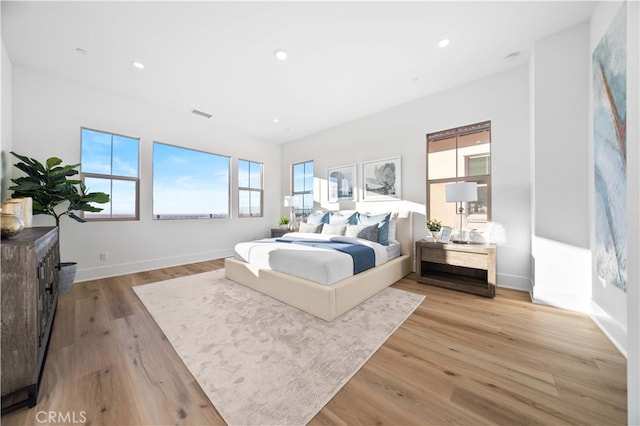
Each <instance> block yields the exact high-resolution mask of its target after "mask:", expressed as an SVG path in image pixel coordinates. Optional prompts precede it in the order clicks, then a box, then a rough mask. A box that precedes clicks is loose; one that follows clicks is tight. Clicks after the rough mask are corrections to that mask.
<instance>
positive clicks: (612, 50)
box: [593, 4, 627, 292]
mask: <svg viewBox="0 0 640 426" xmlns="http://www.w3.org/2000/svg"><path fill="white" fill-rule="evenodd" d="M626 90H627V13H626V5H625V4H623V5H622V7H621V8H620V11H619V12H618V14H617V15H616V17H615V18H614V19H613V21H612V23H611V25H610V27H609V29H608V30H607V32H606V33H605V34H604V35H603V36H602V39H601V40H600V42H599V43H598V45H597V46H596V48H595V50H594V51H593V140H594V172H595V269H596V275H597V277H598V279H599V280H600V281H601V283H602V284H603V285H613V286H615V287H617V288H619V289H621V290H622V291H624V292H626V291H627V164H626V163H627V158H626V157H627V137H626V133H627V130H626V129H627V126H626V122H627V95H626Z"/></svg>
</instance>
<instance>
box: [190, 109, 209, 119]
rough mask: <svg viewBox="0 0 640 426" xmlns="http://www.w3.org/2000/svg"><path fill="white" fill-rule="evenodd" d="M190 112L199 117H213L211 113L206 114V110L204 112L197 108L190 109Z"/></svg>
mask: <svg viewBox="0 0 640 426" xmlns="http://www.w3.org/2000/svg"><path fill="white" fill-rule="evenodd" d="M191 113H192V114H195V115H199V116H200V117H204V118H211V117H213V116H212V115H211V114H208V113H206V112H204V111H199V110H197V109H192V110H191Z"/></svg>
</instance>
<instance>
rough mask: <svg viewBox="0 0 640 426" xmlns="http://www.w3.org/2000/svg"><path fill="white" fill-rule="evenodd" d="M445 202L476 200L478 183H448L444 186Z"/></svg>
mask: <svg viewBox="0 0 640 426" xmlns="http://www.w3.org/2000/svg"><path fill="white" fill-rule="evenodd" d="M444 191H445V199H446V201H447V203H457V202H462V201H478V184H477V183H476V182H462V183H450V184H448V185H446V186H445V187H444Z"/></svg>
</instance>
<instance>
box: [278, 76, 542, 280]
mask: <svg viewBox="0 0 640 426" xmlns="http://www.w3.org/2000/svg"><path fill="white" fill-rule="evenodd" d="M528 115H529V112H528V71H527V67H524V66H523V67H518V68H516V69H513V70H511V71H508V72H505V73H502V74H499V75H495V76H492V77H489V78H485V79H482V80H478V81H476V82H473V83H471V84H468V85H464V86H461V87H458V88H455V89H452V90H448V91H445V92H442V93H438V94H435V95H432V96H429V97H426V98H422V99H419V100H417V101H414V102H410V103H407V104H403V105H400V106H398V107H396V108H393V109H390V110H387V111H383V112H380V113H377V114H374V115H371V116H368V117H365V118H362V119H359V120H356V121H353V122H350V123H347V124H344V125H342V126H339V127H336V128H333V129H329V130H327V131H324V132H322V133H319V134H316V135H313V136H310V137H307V138H303V139H300V140H297V141H294V142H291V143H288V144H286V145H284V147H283V151H282V164H283V169H282V188H281V189H282V193H283V194H287V193H289V191H290V180H291V177H290V165H291V164H292V163H296V162H300V161H306V160H314V162H315V176H316V178H317V180H318V185H317V188H318V189H319V190H321V191H320V192H316V193H317V194H318V198H317V200H316V201H317V202H320V203H321V204H322V205H323V207H327V208H332V209H337V208H339V206H338V205H329V204H328V203H327V194H326V175H327V168H328V167H333V166H340V165H345V164H350V163H357V164H358V185H360V184H361V181H362V176H361V173H362V169H361V163H362V162H363V161H368V160H376V159H381V158H386V157H394V156H398V155H400V156H402V176H401V180H402V188H401V195H402V199H403V200H404V203H403V204H404V205H405V207H408V208H410V209H412V210H413V211H414V212H416V213H418V215H416V216H415V220H414V238H415V239H420V238H423V237H424V235H425V226H424V214H425V203H426V188H425V179H426V176H425V170H426V134H427V133H430V132H434V131H437V130H443V129H447V128H451V127H457V126H460V125H464V124H470V123H475V122H479V121H483V120H491V125H492V126H491V133H492V141H491V155H492V161H491V164H492V176H491V178H492V197H493V203H492V208H493V221H494V222H498V223H500V224H502V225H503V226H504V227H505V229H506V234H507V242H506V244H505V245H503V246H501V247H499V249H498V277H497V281H498V285H500V286H506V287H514V288H519V289H522V290H527V291H529V290H530V267H529V258H530V234H531V231H530V193H529V148H528V143H529V142H528V134H529V128H528ZM360 196H361V194H360ZM360 199H361V197H360ZM340 207H342V208H349V207H352V205H348V204H347V205H342V206H340Z"/></svg>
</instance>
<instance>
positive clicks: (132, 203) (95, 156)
mask: <svg viewBox="0 0 640 426" xmlns="http://www.w3.org/2000/svg"><path fill="white" fill-rule="evenodd" d="M81 145H82V148H81V154H80V162H81V170H82V173H83V174H84V175H85V176H84V182H85V184H86V185H87V188H88V191H89V192H104V193H106V194H109V197H110V201H109V203H105V204H95V206H96V207H100V208H102V209H103V210H102V211H101V212H97V213H91V212H85V213H84V217H85V218H86V219H92V218H93V219H104V218H127V219H132V218H137V211H136V206H137V195H136V194H137V178H138V172H139V166H138V164H139V151H140V141H139V139H137V138H131V137H127V136H122V135H116V134H112V133H108V132H101V131H97V130H90V129H84V128H82V129H81ZM122 177H125V178H132V179H133V180H131V179H129V180H122V179H121V178H122Z"/></svg>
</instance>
